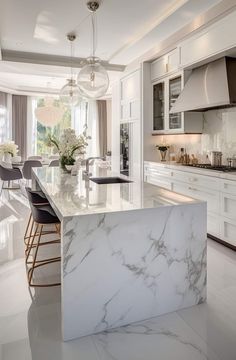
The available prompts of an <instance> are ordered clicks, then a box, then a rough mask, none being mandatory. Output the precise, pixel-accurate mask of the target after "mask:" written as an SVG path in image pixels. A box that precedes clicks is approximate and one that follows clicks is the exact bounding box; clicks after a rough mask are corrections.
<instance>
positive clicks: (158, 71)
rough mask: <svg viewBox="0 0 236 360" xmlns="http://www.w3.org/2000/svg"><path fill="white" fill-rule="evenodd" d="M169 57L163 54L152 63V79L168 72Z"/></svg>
mask: <svg viewBox="0 0 236 360" xmlns="http://www.w3.org/2000/svg"><path fill="white" fill-rule="evenodd" d="M167 70H168V67H167V59H166V57H165V56H162V57H161V58H160V59H157V60H156V61H154V62H153V63H152V64H151V80H152V81H154V80H156V79H158V78H160V77H162V76H163V75H165V74H166V73H167Z"/></svg>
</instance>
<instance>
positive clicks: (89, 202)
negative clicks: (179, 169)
mask: <svg viewBox="0 0 236 360" xmlns="http://www.w3.org/2000/svg"><path fill="white" fill-rule="evenodd" d="M33 173H34V177H35V179H36V181H37V182H38V184H39V186H40V187H41V189H42V190H43V191H44V192H45V194H46V196H47V197H48V199H49V201H50V203H51V205H52V207H53V208H54V210H55V212H56V214H57V216H58V217H59V218H60V219H62V218H65V217H70V216H81V215H89V214H104V213H110V212H120V211H129V210H140V209H152V208H157V207H161V206H173V205H182V204H189V203H199V201H198V200H194V199H192V198H190V197H186V196H183V195H180V194H177V193H174V192H172V191H168V190H165V189H163V188H161V187H157V186H154V185H151V184H147V183H144V182H137V181H133V182H131V183H122V184H106V185H98V184H96V183H94V182H92V181H91V180H89V181H85V180H83V179H82V170H80V171H79V173H78V175H77V176H72V175H71V174H68V173H64V172H63V171H62V170H61V169H60V168H58V167H45V168H34V169H33ZM92 173H93V176H92V177H107V176H120V175H117V174H114V173H112V172H111V171H108V170H106V169H101V168H97V167H95V168H93V169H92ZM121 177H122V176H121ZM126 179H127V178H126Z"/></svg>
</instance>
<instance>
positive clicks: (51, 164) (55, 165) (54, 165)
mask: <svg viewBox="0 0 236 360" xmlns="http://www.w3.org/2000/svg"><path fill="white" fill-rule="evenodd" d="M57 166H59V160H58V159H54V160H52V161H51V162H50V164H49V167H57Z"/></svg>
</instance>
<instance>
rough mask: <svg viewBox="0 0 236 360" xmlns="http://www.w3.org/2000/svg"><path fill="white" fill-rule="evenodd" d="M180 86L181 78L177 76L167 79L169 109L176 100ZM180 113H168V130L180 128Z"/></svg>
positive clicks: (181, 125)
mask: <svg viewBox="0 0 236 360" xmlns="http://www.w3.org/2000/svg"><path fill="white" fill-rule="evenodd" d="M181 88H182V78H181V76H178V77H176V78H173V79H170V80H169V110H171V108H172V106H173V105H174V104H175V102H176V100H177V99H178V97H179V94H180V93H181ZM182 127H183V124H182V114H181V113H176V114H170V113H169V130H180V129H182Z"/></svg>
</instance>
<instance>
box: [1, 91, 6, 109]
mask: <svg viewBox="0 0 236 360" xmlns="http://www.w3.org/2000/svg"><path fill="white" fill-rule="evenodd" d="M0 106H3V107H4V108H7V93H4V92H2V91H0Z"/></svg>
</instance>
